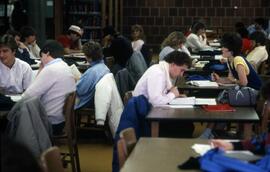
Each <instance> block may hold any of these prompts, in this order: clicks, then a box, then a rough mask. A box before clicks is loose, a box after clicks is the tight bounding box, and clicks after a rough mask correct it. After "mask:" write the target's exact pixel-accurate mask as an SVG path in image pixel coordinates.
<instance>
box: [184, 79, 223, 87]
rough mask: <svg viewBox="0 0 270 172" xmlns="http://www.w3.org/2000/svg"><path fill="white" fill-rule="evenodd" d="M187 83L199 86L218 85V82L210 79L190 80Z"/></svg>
mask: <svg viewBox="0 0 270 172" xmlns="http://www.w3.org/2000/svg"><path fill="white" fill-rule="evenodd" d="M187 84H191V85H195V86H198V87H218V83H216V82H212V81H209V80H196V81H188V82H187Z"/></svg>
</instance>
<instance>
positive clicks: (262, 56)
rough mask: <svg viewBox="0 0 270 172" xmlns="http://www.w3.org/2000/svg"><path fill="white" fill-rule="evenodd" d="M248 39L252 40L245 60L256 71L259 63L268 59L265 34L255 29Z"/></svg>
mask: <svg viewBox="0 0 270 172" xmlns="http://www.w3.org/2000/svg"><path fill="white" fill-rule="evenodd" d="M250 39H251V42H252V51H251V52H249V53H248V55H247V61H249V62H250V63H251V64H252V65H253V67H254V68H255V69H256V71H257V70H258V68H259V66H260V65H261V63H262V62H263V61H265V60H267V59H268V53H267V50H266V47H265V42H266V36H265V35H264V34H263V33H262V32H261V31H255V32H253V33H252V34H251V35H250Z"/></svg>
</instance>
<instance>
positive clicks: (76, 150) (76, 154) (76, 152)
mask: <svg viewBox="0 0 270 172" xmlns="http://www.w3.org/2000/svg"><path fill="white" fill-rule="evenodd" d="M74 153H75V154H74V156H75V162H76V169H77V172H81V166H80V159H79V151H78V146H77V144H75V145H74Z"/></svg>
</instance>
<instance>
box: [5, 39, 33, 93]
mask: <svg viewBox="0 0 270 172" xmlns="http://www.w3.org/2000/svg"><path fill="white" fill-rule="evenodd" d="M17 48H18V46H17V43H16V41H15V39H14V37H13V36H11V35H4V36H3V37H2V38H1V40H0V75H1V79H0V92H2V93H3V94H20V93H23V92H24V90H26V89H27V88H28V87H29V85H30V84H31V82H32V69H31V67H30V65H29V64H27V63H26V62H24V61H22V60H20V59H17V58H16V57H15V52H16V50H17Z"/></svg>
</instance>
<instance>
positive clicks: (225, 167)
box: [199, 148, 270, 172]
mask: <svg viewBox="0 0 270 172" xmlns="http://www.w3.org/2000/svg"><path fill="white" fill-rule="evenodd" d="M269 150H270V149H269ZM199 161H200V165H201V170H203V171H209V172H225V171H239V172H269V171H270V151H268V152H267V154H266V155H265V156H264V157H263V158H262V159H261V160H259V161H258V162H257V163H256V164H251V163H247V162H245V161H241V160H238V159H235V158H230V157H227V156H224V151H222V150H220V149H218V148H216V149H211V150H210V151H208V152H207V153H206V154H204V155H203V156H202V157H201V158H200V160H199Z"/></svg>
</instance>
